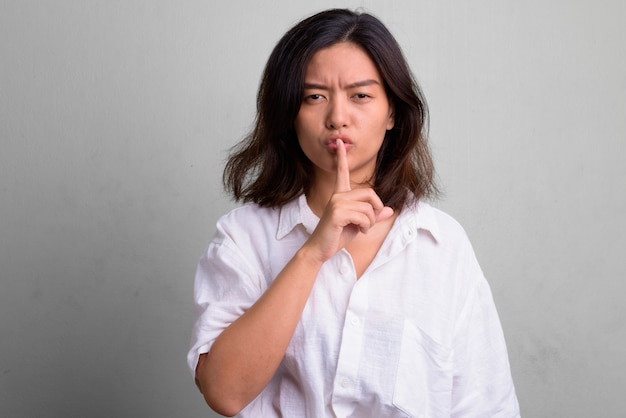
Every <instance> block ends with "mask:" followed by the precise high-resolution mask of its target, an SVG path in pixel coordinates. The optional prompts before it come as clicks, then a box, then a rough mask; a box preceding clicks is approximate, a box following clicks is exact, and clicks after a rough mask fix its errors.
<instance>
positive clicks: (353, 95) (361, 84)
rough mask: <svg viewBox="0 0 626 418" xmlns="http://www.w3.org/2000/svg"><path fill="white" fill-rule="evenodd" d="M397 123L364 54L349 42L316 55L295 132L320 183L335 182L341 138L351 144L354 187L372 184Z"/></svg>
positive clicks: (308, 71) (305, 86)
mask: <svg viewBox="0 0 626 418" xmlns="http://www.w3.org/2000/svg"><path fill="white" fill-rule="evenodd" d="M393 123H394V119H393V109H392V107H391V106H390V104H389V100H388V99H387V95H386V93H385V87H384V84H383V81H382V79H381V76H380V74H379V72H378V69H377V68H376V65H375V64H374V62H373V61H372V60H371V59H370V58H369V56H368V55H367V53H365V51H364V50H363V49H361V48H360V47H359V46H357V45H355V44H353V43H347V42H344V43H339V44H335V45H333V46H330V47H328V48H324V49H321V50H319V51H318V52H316V53H315V54H314V55H313V57H312V58H311V60H310V62H309V64H308V66H307V69H306V75H305V83H304V92H303V98H302V104H301V106H300V111H299V112H298V116H297V117H296V121H295V130H296V134H297V136H298V142H299V143H300V147H301V148H302V150H303V151H304V154H305V155H306V156H307V157H308V158H309V160H311V162H312V163H313V165H314V168H315V178H314V181H320V180H322V179H324V178H327V179H328V180H329V181H334V177H335V175H336V170H337V168H336V167H337V161H336V160H337V159H336V140H337V139H338V138H340V139H341V140H342V141H343V142H344V143H345V144H346V150H347V157H348V165H349V167H350V178H351V180H352V182H356V183H363V182H366V181H368V180H370V179H371V178H372V175H373V173H374V170H375V167H376V156H377V154H378V151H379V150H380V147H381V145H382V143H383V140H384V138H385V132H386V131H387V130H389V129H391V128H393Z"/></svg>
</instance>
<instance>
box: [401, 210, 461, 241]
mask: <svg viewBox="0 0 626 418" xmlns="http://www.w3.org/2000/svg"><path fill="white" fill-rule="evenodd" d="M403 212H405V210H403ZM406 212H407V213H406V214H405V216H406V217H408V218H409V219H411V222H413V223H415V227H416V228H417V229H418V231H419V230H421V231H428V232H429V233H430V234H431V235H432V237H433V238H434V239H435V241H436V242H437V243H438V244H440V245H444V246H458V245H469V238H468V236H467V233H466V231H465V229H464V228H463V226H462V225H461V224H460V223H459V222H458V221H457V220H456V219H455V218H454V217H452V216H451V215H449V214H448V213H446V212H444V211H443V210H441V209H439V208H436V207H434V206H432V205H430V204H429V203H427V202H424V201H421V200H420V201H418V202H417V203H415V204H413V205H411V206H409V207H407V208H406Z"/></svg>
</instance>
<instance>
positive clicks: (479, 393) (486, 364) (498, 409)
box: [451, 252, 520, 418]
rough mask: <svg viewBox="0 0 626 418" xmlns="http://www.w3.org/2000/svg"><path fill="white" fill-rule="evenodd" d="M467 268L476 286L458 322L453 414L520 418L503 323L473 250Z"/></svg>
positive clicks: (459, 415)
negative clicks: (501, 323)
mask: <svg viewBox="0 0 626 418" xmlns="http://www.w3.org/2000/svg"><path fill="white" fill-rule="evenodd" d="M467 272H468V274H469V275H470V279H471V280H472V281H473V286H472V287H471V290H470V291H469V293H468V296H467V299H466V301H465V304H464V307H463V310H462V313H461V316H460V319H459V321H458V323H457V326H456V332H455V343H454V358H455V370H454V378H453V388H452V414H451V416H452V417H457V418H460V417H492V418H519V416H520V412H519V405H518V402H517V397H516V395H515V388H514V385H513V379H512V377H511V371H510V365H509V360H508V354H507V348H506V344H505V341H504V335H503V332H502V327H501V325H500V320H499V318H498V313H497V311H496V307H495V304H494V301H493V297H492V294H491V290H490V288H489V285H488V283H487V281H486V280H485V278H484V276H483V273H482V271H481V269H480V267H479V265H478V262H477V261H476V258H475V256H474V254H473V252H470V257H469V265H468V269H467Z"/></svg>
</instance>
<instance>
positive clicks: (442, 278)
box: [188, 10, 519, 418]
mask: <svg viewBox="0 0 626 418" xmlns="http://www.w3.org/2000/svg"><path fill="white" fill-rule="evenodd" d="M257 105H258V115H257V120H256V127H255V129H254V131H253V132H252V133H251V134H250V135H249V136H248V137H247V138H246V139H245V140H244V141H243V142H242V143H241V144H240V145H239V147H238V148H237V149H236V150H234V152H233V153H232V154H231V156H230V159H229V161H228V163H227V165H226V169H225V173H224V182H225V185H226V187H227V188H228V189H229V190H230V191H231V192H232V193H233V195H234V197H235V198H236V199H238V200H242V201H244V202H247V204H246V205H244V206H242V207H240V208H238V209H235V210H233V211H232V212H230V213H229V214H227V215H225V216H224V217H222V218H221V219H220V220H219V222H218V224H217V232H216V235H215V237H214V238H213V240H212V241H211V243H210V244H209V247H208V249H207V251H206V252H205V254H204V255H203V257H202V259H201V260H200V263H199V265H198V271H197V275H196V282H195V289H194V297H195V302H196V305H195V306H196V313H197V320H196V324H195V327H194V333H193V338H192V347H191V350H190V352H189V356H188V361H189V366H190V368H191V370H192V372H193V373H194V375H195V378H196V383H197V384H198V387H199V388H200V390H201V392H202V394H203V395H204V398H205V399H206V402H207V403H208V404H209V406H211V408H213V409H214V410H215V411H217V412H219V413H220V414H223V415H227V416H233V415H237V414H238V416H241V417H264V418H266V417H289V418H292V417H312V418H319V417H407V416H408V417H429V418H432V417H450V416H454V417H507V418H508V417H517V416H519V408H518V404H517V399H516V396H515V390H514V386H513V382H512V379H511V375H510V368H509V363H508V359H507V353H506V346H505V342H504V339H503V335H502V330H501V327H500V323H499V320H498V316H497V313H496V309H495V306H494V303H493V299H492V296H491V293H490V290H489V287H488V285H487V282H486V281H485V279H484V277H483V274H482V272H481V270H480V267H479V265H478V263H477V261H476V258H475V256H474V253H473V251H472V248H471V245H470V243H469V241H468V239H467V237H466V235H465V233H464V231H463V229H462V228H461V227H460V226H459V225H458V224H457V223H456V222H455V221H454V220H453V219H451V218H450V217H449V216H447V215H445V214H444V213H442V212H440V211H438V210H436V209H434V208H433V207H431V206H429V205H428V204H427V203H425V202H424V199H425V198H428V197H432V195H433V194H435V192H436V187H435V185H434V183H433V165H432V160H431V156H430V152H429V149H428V145H427V142H426V133H425V131H426V129H425V120H426V118H427V111H426V104H425V102H424V100H423V98H422V95H421V92H420V90H419V88H418V86H417V84H416V83H415V82H414V80H413V78H412V75H411V72H410V70H409V68H408V66H407V64H406V62H405V60H404V58H403V55H402V52H401V50H400V48H399V46H398V45H397V43H396V41H395V40H394V38H393V36H392V35H391V34H390V33H389V31H388V30H387V29H386V28H385V26H384V25H383V24H382V23H381V22H380V21H379V20H377V19H376V18H374V17H372V16H371V15H368V14H359V13H354V12H351V11H348V10H328V11H325V12H322V13H319V14H316V15H314V16H312V17H310V18H308V19H305V20H303V21H302V22H300V23H299V24H297V25H296V26H295V27H294V28H292V29H291V30H290V31H288V32H287V33H286V34H285V35H284V37H283V38H282V39H281V40H280V41H279V43H278V44H277V46H276V47H275V49H274V51H273V52H272V54H271V56H270V58H269V61H268V63H267V66H266V68H265V72H264V76H263V79H262V82H261V86H260V89H259V94H258V103H257Z"/></svg>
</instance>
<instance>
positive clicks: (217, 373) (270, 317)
mask: <svg viewBox="0 0 626 418" xmlns="http://www.w3.org/2000/svg"><path fill="white" fill-rule="evenodd" d="M322 264H323V261H321V260H320V259H319V258H318V257H315V256H312V255H311V252H310V251H308V249H307V246H306V245H305V246H304V247H302V248H301V249H300V250H299V251H298V252H297V253H296V255H295V256H294V257H293V258H292V259H291V261H290V262H289V263H288V264H287V265H286V266H285V268H284V269H283V270H282V271H281V273H280V274H279V275H278V276H277V277H276V279H275V280H274V281H273V283H272V285H271V286H270V287H269V288H268V289H267V291H266V292H265V293H264V294H263V296H261V298H259V300H258V301H257V302H256V303H255V304H254V305H253V306H252V307H251V308H250V309H249V310H248V311H246V313H244V314H243V315H242V316H241V317H240V318H239V319H237V320H236V321H235V322H234V323H232V324H231V325H230V326H229V327H228V328H227V329H226V330H224V331H223V332H222V334H221V335H220V336H219V337H218V338H217V339H216V340H215V342H214V344H213V346H212V347H211V350H210V351H209V353H207V354H206V355H203V356H201V358H200V360H199V362H198V366H197V369H196V374H197V379H198V383H199V386H200V389H201V391H202V393H203V395H204V397H205V399H206V401H207V403H208V404H209V405H210V406H211V407H212V408H213V409H214V410H216V411H217V412H220V413H222V414H224V415H234V414H236V413H237V412H238V411H239V410H241V409H242V408H243V407H245V406H246V405H247V404H248V403H249V402H251V401H252V400H253V399H254V398H255V397H256V396H257V395H258V394H259V393H260V392H261V391H262V390H263V389H264V388H265V386H266V385H267V384H268V383H269V381H270V379H271V378H272V376H273V375H274V373H275V372H276V369H277V368H278V366H279V365H280V362H281V361H282V359H283V357H284V354H285V351H286V349H287V346H288V344H289V342H290V340H291V337H292V336H293V333H294V331H295V329H296V326H297V324H298V322H299V320H300V317H301V315H302V311H303V310H304V306H305V305H306V301H307V300H308V297H309V295H310V293H311V289H312V287H313V284H314V282H315V278H316V277H317V273H318V272H319V269H320V268H321V266H322Z"/></svg>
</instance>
